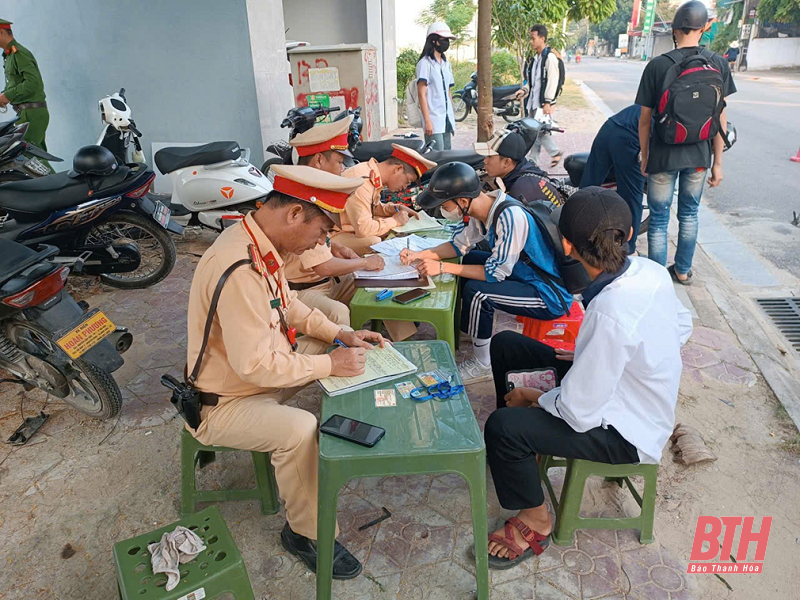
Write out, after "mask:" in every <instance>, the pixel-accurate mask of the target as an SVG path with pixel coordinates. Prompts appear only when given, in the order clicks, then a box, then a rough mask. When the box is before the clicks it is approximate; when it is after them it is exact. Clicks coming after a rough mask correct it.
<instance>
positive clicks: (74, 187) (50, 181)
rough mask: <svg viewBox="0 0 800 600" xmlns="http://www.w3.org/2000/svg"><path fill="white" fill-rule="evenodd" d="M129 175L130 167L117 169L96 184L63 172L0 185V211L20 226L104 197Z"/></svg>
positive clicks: (93, 180) (87, 179) (95, 180)
mask: <svg viewBox="0 0 800 600" xmlns="http://www.w3.org/2000/svg"><path fill="white" fill-rule="evenodd" d="M130 171H131V170H130V168H129V167H125V166H122V167H119V168H118V169H117V170H116V171H115V172H114V173H112V174H111V175H109V176H108V177H105V178H103V179H102V181H99V182H98V181H97V179H96V178H86V177H78V178H72V177H70V176H69V172H68V171H64V172H62V173H56V174H55V175H48V176H47V177H39V178H37V179H27V180H25V181H12V182H9V183H4V184H2V185H0V208H2V209H4V210H6V211H7V212H8V213H9V214H10V215H11V217H12V218H13V219H14V220H16V221H17V222H19V223H32V222H36V221H40V220H41V219H42V215H45V214H48V213H51V212H54V211H57V210H61V209H64V208H69V207H70V206H77V205H78V204H81V203H82V202H86V201H87V200H90V199H91V197H92V196H93V195H95V194H98V193H99V192H102V193H104V194H106V195H107V194H108V193H109V191H112V190H113V188H114V187H115V186H118V185H120V184H121V183H123V182H124V181H125V179H126V177H127V176H128V174H129V173H130ZM90 179H91V185H90ZM98 183H99V186H98Z"/></svg>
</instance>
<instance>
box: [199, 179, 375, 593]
mask: <svg viewBox="0 0 800 600" xmlns="http://www.w3.org/2000/svg"><path fill="white" fill-rule="evenodd" d="M273 168H274V169H275V173H276V177H275V181H274V184H273V185H274V191H273V192H271V194H270V196H269V199H268V201H267V202H266V203H265V204H264V205H263V206H262V207H261V208H259V209H258V210H257V211H255V212H251V213H249V214H248V215H247V216H246V217H245V218H244V219H243V220H242V221H241V222H239V223H237V224H236V225H234V226H232V227H230V228H228V229H226V230H225V231H224V232H223V233H222V234H221V235H220V236H219V237H218V238H217V240H216V241H215V242H214V243H213V244H212V245H211V247H210V248H209V249H208V250H207V251H206V252H205V254H204V255H203V257H202V259H201V260H200V262H199V264H198V265H197V270H196V271H195V274H194V279H193V280H192V288H191V291H190V294H189V327H188V331H189V342H188V357H187V358H188V364H189V365H193V364H194V363H195V362H196V359H197V356H198V354H199V350H200V346H201V343H202V340H203V328H204V325H205V321H206V318H207V315H208V311H209V307H210V304H211V298H212V295H213V293H214V290H215V288H216V286H217V283H218V281H219V279H220V276H221V275H222V274H223V273H224V272H225V270H226V269H227V268H228V267H230V266H231V265H233V264H234V263H236V262H237V261H240V260H242V259H247V258H250V259H251V264H244V265H243V266H240V267H238V268H237V269H236V270H234V271H233V272H232V273H231V275H230V276H229V278H228V279H227V281H226V282H225V284H224V287H223V288H222V292H221V295H220V300H219V306H218V308H217V311H216V314H215V316H214V319H213V323H212V326H211V330H210V335H209V338H208V345H207V347H206V350H205V353H204V355H203V362H202V367H201V369H200V372H199V376H198V377H197V380H196V382H195V385H196V387H197V389H199V390H200V391H201V392H203V394H202V396H201V397H202V402H203V404H204V406H203V407H202V411H201V422H200V425H199V427H198V428H197V430H196V431H192V435H194V436H195V437H196V438H197V439H198V440H199V441H200V442H201V443H203V444H208V445H220V446H228V447H232V448H239V449H242V450H253V451H258V452H271V453H272V464H273V466H274V467H275V476H276V479H277V482H278V488H279V491H280V494H281V497H282V498H283V499H284V501H285V504H286V519H287V523H286V526H285V527H284V529H283V531H282V532H281V543H282V544H283V546H284V547H285V548H286V549H287V550H288V551H289V552H291V553H292V554H294V555H297V556H299V557H300V558H301V559H302V560H303V561H304V562H305V563H306V565H308V567H309V568H311V569H312V570H314V569H315V568H316V557H317V553H316V544H315V543H314V542H313V540H315V539H316V536H317V467H318V454H319V447H318V442H317V421H316V419H315V418H314V416H313V415H312V414H311V413H309V412H307V411H304V410H302V409H300V408H292V407H289V406H285V405H284V402H285V401H286V400H288V399H289V398H290V397H291V396H292V395H293V394H294V393H295V392H297V391H298V390H299V389H301V388H302V387H303V386H305V385H306V384H308V383H310V382H312V381H315V380H317V379H321V378H324V377H327V376H329V375H337V376H353V375H357V374H359V373H363V371H364V364H365V361H366V352H368V351H369V350H368V348H371V347H372V346H371V345H370V342H373V343H379V344H381V345H382V344H383V338H382V337H381V336H380V335H379V334H377V333H373V332H369V331H355V332H354V331H349V330H348V331H345V330H344V329H342V328H341V326H340V325H338V324H336V323H333V322H331V321H330V320H329V319H328V318H327V317H325V315H323V314H322V313H321V312H320V311H319V310H312V309H311V308H309V307H307V306H306V305H304V304H303V303H302V302H300V301H299V300H298V299H297V296H296V293H295V292H294V291H292V290H291V289H290V288H289V284H288V282H287V281H286V278H285V276H284V262H283V258H282V257H283V256H285V255H287V254H288V253H295V254H301V253H303V252H305V251H306V250H309V249H311V248H313V247H314V246H316V245H317V244H320V243H322V242H323V241H324V240H325V237H326V236H327V235H328V232H329V231H330V229H331V228H332V227H333V225H334V222H335V221H337V220H338V213H340V212H341V211H342V210H343V208H344V203H345V201H346V200H347V196H348V194H350V193H351V192H352V191H353V190H354V189H355V188H356V187H357V186H358V184H359V182H356V181H353V180H351V179H345V178H343V177H339V176H336V175H331V174H330V173H325V172H323V171H320V170H317V169H312V168H310V167H304V166H283V165H281V166H276V167H273ZM298 332H300V333H303V334H305V335H304V336H303V337H302V338H301V339H299V340H298V339H296V336H297V333H298ZM335 338H338V339H339V340H341V341H342V342H343V343H344V344H345V345H346V346H348V347H347V348H337V349H336V350H334V351H333V352H331V353H329V354H325V350H326V348H328V347H329V346H330V344H331V343H332V342H333V341H334V339H335ZM335 556H336V558H335V562H334V577H336V578H339V579H349V578H352V577H356V576H357V575H358V574H359V573H360V572H361V564H360V563H359V562H358V560H357V559H356V558H355V557H354V556H353V555H352V554H350V553H349V552H348V551H347V550H346V549H344V548H343V547H341V546H340V545H339V544H338V543H337V548H336V555H335Z"/></svg>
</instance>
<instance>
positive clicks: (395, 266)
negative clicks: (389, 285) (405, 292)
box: [353, 256, 419, 279]
mask: <svg viewBox="0 0 800 600" xmlns="http://www.w3.org/2000/svg"><path fill="white" fill-rule="evenodd" d="M383 262H384V266H383V269H381V270H380V271H363V270H362V271H356V272H355V273H353V276H354V277H355V278H356V279H417V278H419V271H417V268H416V267H415V266H413V265H404V264H403V263H402V262H400V257H399V256H383Z"/></svg>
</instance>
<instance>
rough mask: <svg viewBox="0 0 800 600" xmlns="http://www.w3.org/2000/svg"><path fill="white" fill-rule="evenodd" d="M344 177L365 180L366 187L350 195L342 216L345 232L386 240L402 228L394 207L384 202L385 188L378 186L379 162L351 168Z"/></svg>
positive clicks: (379, 177)
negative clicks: (382, 199) (383, 192)
mask: <svg viewBox="0 0 800 600" xmlns="http://www.w3.org/2000/svg"><path fill="white" fill-rule="evenodd" d="M342 175H343V176H344V177H361V178H363V179H364V185H362V186H361V187H360V188H358V189H357V190H356V191H355V192H353V193H352V194H350V197H349V198H348V199H347V204H345V205H344V213H342V215H341V220H342V224H341V230H342V231H346V232H348V233H355V234H356V235H357V236H358V237H368V236H371V235H377V236H381V237H382V236H384V235H386V234H387V233H388V232H389V231H390V230H391V229H392V227H398V226H399V225H400V223H398V222H397V219H395V218H394V215H395V214H396V211H395V208H394V205H392V204H385V203H383V202H381V190H382V189H383V186H382V185H380V184H379V185H376V183H380V180H381V175H380V171H378V161H376V160H375V159H374V158H371V159H370V160H369V162H366V163H359V164H357V165H355V166H354V167H350V168H349V169H347V170H346V171H345V172H344V173H342Z"/></svg>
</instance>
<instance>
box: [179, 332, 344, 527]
mask: <svg viewBox="0 0 800 600" xmlns="http://www.w3.org/2000/svg"><path fill="white" fill-rule="evenodd" d="M297 345H298V349H297V351H298V352H301V353H303V354H322V353H323V352H325V350H326V349H327V348H328V344H327V343H326V342H323V341H321V340H318V339H315V338H311V337H308V336H303V337H302V338H300V339H299V340H298V341H297ZM301 389H302V388H299V387H298V388H289V389H285V390H279V391H277V392H273V393H269V394H256V395H255V396H245V397H240V398H226V399H221V400H220V403H219V404H218V405H217V406H204V407H203V410H202V412H201V413H200V414H201V419H202V420H201V423H200V427H198V428H197V431H194V432H193V431H191V430H189V431H190V433H192V434H193V435H194V437H195V438H197V440H198V441H199V442H200V443H201V444H205V445H208V446H227V447H228V448H237V449H239V450H251V451H256V452H271V453H272V466H273V467H274V468H275V479H276V480H277V482H278V490H279V492H280V496H281V498H283V500H284V503H285V506H286V520H287V521H288V522H289V527H291V528H292V531H294V532H295V533H298V534H300V535H304V536H305V537H307V538H309V539H312V540H316V539H317V489H318V488H317V468H318V465H319V442H318V433H317V431H318V425H317V419H316V417H315V416H314V415H312V414H311V413H310V412H308V411H306V410H303V409H302V408H293V407H291V406H284V405H283V404H284V402H286V401H287V400H289V399H290V398H291V397H292V396H294V395H295V394H296V393H297V392H298V391H299V390H301ZM336 534H337V535H338V534H339V529H338V526H337V528H336Z"/></svg>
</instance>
